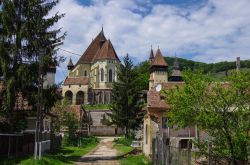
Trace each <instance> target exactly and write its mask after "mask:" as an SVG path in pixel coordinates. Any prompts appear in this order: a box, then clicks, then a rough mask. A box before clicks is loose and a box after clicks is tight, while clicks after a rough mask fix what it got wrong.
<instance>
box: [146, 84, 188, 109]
mask: <svg viewBox="0 0 250 165" xmlns="http://www.w3.org/2000/svg"><path fill="white" fill-rule="evenodd" d="M184 84H185V83H184V82H167V83H162V88H163V89H173V88H175V87H176V86H183V85H184ZM147 102H148V103H147V104H148V108H158V109H169V108H170V106H169V105H168V104H167V103H166V100H165V98H164V97H162V96H161V94H160V92H157V91H156V90H155V89H152V90H150V91H148V94H147Z"/></svg>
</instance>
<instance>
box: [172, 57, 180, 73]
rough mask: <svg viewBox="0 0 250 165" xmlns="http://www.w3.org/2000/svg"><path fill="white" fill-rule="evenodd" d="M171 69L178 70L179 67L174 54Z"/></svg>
mask: <svg viewBox="0 0 250 165" xmlns="http://www.w3.org/2000/svg"><path fill="white" fill-rule="evenodd" d="M173 69H176V70H180V66H179V63H178V60H177V57H176V54H175V59H174V63H173Z"/></svg>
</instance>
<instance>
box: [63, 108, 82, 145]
mask: <svg viewBox="0 0 250 165" xmlns="http://www.w3.org/2000/svg"><path fill="white" fill-rule="evenodd" d="M63 125H64V126H65V127H66V128H67V132H66V136H65V139H66V140H65V142H66V144H67V145H73V146H76V145H77V134H76V132H77V129H78V126H79V122H78V120H77V118H76V115H75V113H73V112H64V122H63Z"/></svg>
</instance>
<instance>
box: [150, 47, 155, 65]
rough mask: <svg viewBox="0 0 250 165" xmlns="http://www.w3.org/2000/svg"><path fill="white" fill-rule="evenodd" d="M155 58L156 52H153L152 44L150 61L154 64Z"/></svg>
mask: <svg viewBox="0 0 250 165" xmlns="http://www.w3.org/2000/svg"><path fill="white" fill-rule="evenodd" d="M153 60H154V52H153V49H152V45H151V50H150V56H149V63H150V64H152V63H153Z"/></svg>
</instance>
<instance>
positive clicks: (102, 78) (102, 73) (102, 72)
mask: <svg viewBox="0 0 250 165" xmlns="http://www.w3.org/2000/svg"><path fill="white" fill-rule="evenodd" d="M101 81H104V70H103V68H102V69H101Z"/></svg>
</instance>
